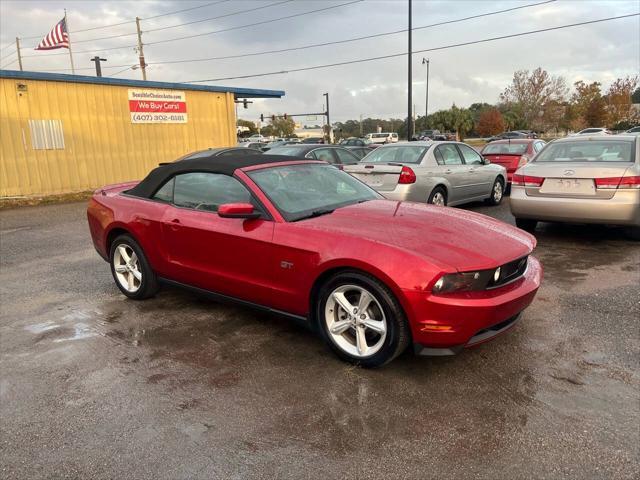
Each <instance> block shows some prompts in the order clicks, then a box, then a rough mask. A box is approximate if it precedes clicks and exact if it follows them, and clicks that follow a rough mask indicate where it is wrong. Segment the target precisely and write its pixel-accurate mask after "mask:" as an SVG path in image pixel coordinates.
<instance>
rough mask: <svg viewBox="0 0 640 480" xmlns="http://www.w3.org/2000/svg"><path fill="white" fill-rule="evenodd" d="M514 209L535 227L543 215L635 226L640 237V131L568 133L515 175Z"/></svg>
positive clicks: (519, 220) (525, 224)
mask: <svg viewBox="0 0 640 480" xmlns="http://www.w3.org/2000/svg"><path fill="white" fill-rule="evenodd" d="M511 185H512V189H511V202H510V205H511V213H512V214H513V216H514V217H516V225H517V226H518V227H520V228H522V229H524V230H527V231H529V232H533V231H534V230H535V228H536V225H537V224H538V222H539V221H546V222H573V223H600V224H609V225H623V226H628V227H630V230H631V234H632V236H634V237H635V238H638V239H640V137H637V136H629V135H606V136H593V137H591V136H589V137H585V136H579V137H566V138H563V139H560V140H556V141H554V142H551V143H549V144H548V145H547V146H546V147H545V148H544V149H542V151H541V152H540V153H539V154H538V155H536V157H535V158H534V159H533V160H532V161H531V162H529V163H527V164H526V165H525V166H523V167H521V168H519V169H518V170H517V171H516V172H515V174H514V175H513V180H512V183H511Z"/></svg>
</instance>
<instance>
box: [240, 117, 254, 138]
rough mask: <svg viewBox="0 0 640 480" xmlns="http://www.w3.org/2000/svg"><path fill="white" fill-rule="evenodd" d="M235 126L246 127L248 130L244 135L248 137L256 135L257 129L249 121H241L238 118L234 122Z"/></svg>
mask: <svg viewBox="0 0 640 480" xmlns="http://www.w3.org/2000/svg"><path fill="white" fill-rule="evenodd" d="M236 125H237V126H238V127H246V128H248V129H249V130H248V131H246V132H244V135H247V136H250V135H253V134H254V133H258V128H257V127H256V124H255V123H253V122H252V121H250V120H243V119H241V118H239V119H238V120H237V122H236Z"/></svg>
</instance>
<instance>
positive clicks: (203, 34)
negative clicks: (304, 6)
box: [145, 0, 364, 45]
mask: <svg viewBox="0 0 640 480" xmlns="http://www.w3.org/2000/svg"><path fill="white" fill-rule="evenodd" d="M363 1H364V0H352V1H350V2H346V3H340V4H338V5H331V6H330V7H324V8H318V9H316V10H309V11H308V12H302V13H294V14H292V15H287V16H285V17H279V18H273V19H271V20H263V21H261V22H255V23H249V24H247V25H238V26H236V27H229V28H224V29H222V30H214V31H212V32H204V33H197V34H194V35H187V36H184V37H176V38H168V39H166V40H158V41H156V42H146V43H145V45H158V44H160V43H168V42H177V41H179V40H187V39H190V38H197V37H204V36H207V35H213V34H215V33H222V32H230V31H232V30H240V29H242V28H249V27H255V26H257V25H264V24H266V23H273V22H278V21H280V20H288V19H290V18H296V17H302V16H304V15H310V14H312V13H318V12H324V11H326V10H332V9H334V8H339V7H345V6H347V5H352V4H354V3H360V2H363Z"/></svg>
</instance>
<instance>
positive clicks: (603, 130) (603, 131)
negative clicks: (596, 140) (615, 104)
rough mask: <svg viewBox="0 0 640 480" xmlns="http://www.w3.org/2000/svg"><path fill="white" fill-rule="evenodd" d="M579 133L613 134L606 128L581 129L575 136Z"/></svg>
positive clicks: (591, 134)
mask: <svg viewBox="0 0 640 480" xmlns="http://www.w3.org/2000/svg"><path fill="white" fill-rule="evenodd" d="M578 135H590V136H593V135H611V132H610V131H609V130H608V129H606V128H585V129H584V130H580V131H579V132H578V133H574V134H573V136H578Z"/></svg>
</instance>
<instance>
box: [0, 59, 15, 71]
mask: <svg viewBox="0 0 640 480" xmlns="http://www.w3.org/2000/svg"><path fill="white" fill-rule="evenodd" d="M17 61H18V58H17V57H16V58H14V59H13V60H11V61H10V62H9V63H7V64H5V65H4V66H3V67H0V70H4V69H5V68H7V67H8V66H9V65H11V64H12V63H16V62H17Z"/></svg>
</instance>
